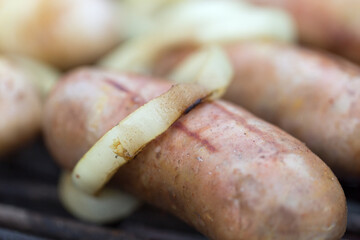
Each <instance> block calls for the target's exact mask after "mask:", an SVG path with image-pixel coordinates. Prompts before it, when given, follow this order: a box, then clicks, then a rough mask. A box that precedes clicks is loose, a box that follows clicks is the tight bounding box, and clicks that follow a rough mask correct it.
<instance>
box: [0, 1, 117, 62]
mask: <svg viewBox="0 0 360 240" xmlns="http://www.w3.org/2000/svg"><path fill="white" fill-rule="evenodd" d="M114 7H115V5H114V2H113V1H108V0H105V1H104V0H52V1H48V0H29V1H25V2H24V1H22V0H11V1H0V52H2V53H16V54H22V55H26V56H30V57H32V58H36V59H39V60H42V61H44V62H47V63H49V64H52V65H54V66H56V67H59V68H62V69H67V68H71V67H74V66H77V65H82V64H86V63H92V62H94V61H95V60H97V59H98V58H99V57H101V56H102V55H103V54H105V53H106V52H107V51H109V50H110V49H111V48H113V47H114V46H116V44H117V43H118V42H119V41H120V39H119V38H120V36H119V34H118V26H117V25H118V23H117V22H118V21H117V19H116V12H115V10H114ZM119 21H120V20H119Z"/></svg>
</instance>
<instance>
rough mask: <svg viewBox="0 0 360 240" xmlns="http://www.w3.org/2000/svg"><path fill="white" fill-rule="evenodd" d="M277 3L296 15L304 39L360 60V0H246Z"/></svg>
mask: <svg viewBox="0 0 360 240" xmlns="http://www.w3.org/2000/svg"><path fill="white" fill-rule="evenodd" d="M247 1H249V2H252V3H257V4H262V5H268V6H278V7H281V8H283V9H285V10H287V11H289V13H290V14H292V16H293V17H294V20H295V22H296V24H297V27H298V30H299V37H300V40H302V42H304V43H306V44H309V45H312V46H316V47H321V48H325V49H328V50H331V51H334V52H336V53H338V54H340V55H343V56H345V57H348V58H349V59H352V60H353V61H356V62H357V63H360V28H359V26H360V15H359V13H358V9H359V8H360V2H359V1H358V0H347V1H339V0H327V1H313V0H301V1H299V0H247Z"/></svg>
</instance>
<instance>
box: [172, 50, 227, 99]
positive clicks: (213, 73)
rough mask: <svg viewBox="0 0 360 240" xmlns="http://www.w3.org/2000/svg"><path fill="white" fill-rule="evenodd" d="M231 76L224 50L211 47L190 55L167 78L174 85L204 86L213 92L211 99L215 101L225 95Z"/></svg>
mask: <svg viewBox="0 0 360 240" xmlns="http://www.w3.org/2000/svg"><path fill="white" fill-rule="evenodd" d="M233 74H234V72H233V68H232V66H231V63H230V60H229V58H228V57H227V55H226V53H225V52H224V50H223V49H222V48H220V47H219V46H216V45H211V46H205V47H203V48H202V49H200V50H198V51H197V52H195V53H193V54H191V55H190V56H189V57H188V58H187V59H186V60H185V61H183V63H181V64H180V65H179V66H177V68H176V69H175V70H173V72H172V73H170V74H169V76H168V77H167V78H168V79H171V80H172V81H174V82H176V83H185V82H193V83H197V84H200V85H203V86H206V87H207V88H208V89H210V90H212V91H214V92H213V94H212V96H211V98H212V99H216V98H220V97H221V96H222V95H223V94H224V93H225V91H226V89H227V87H228V86H229V84H230V82H231V80H232V77H233ZM220 79H221V80H220Z"/></svg>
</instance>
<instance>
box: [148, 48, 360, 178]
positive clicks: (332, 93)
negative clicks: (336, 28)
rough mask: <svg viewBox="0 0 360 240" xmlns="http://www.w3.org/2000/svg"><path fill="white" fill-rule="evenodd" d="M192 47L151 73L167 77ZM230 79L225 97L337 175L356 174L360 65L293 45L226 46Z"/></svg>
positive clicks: (359, 169)
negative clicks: (294, 139)
mask: <svg viewBox="0 0 360 240" xmlns="http://www.w3.org/2000/svg"><path fill="white" fill-rule="evenodd" d="M194 49H196V47H194V46H183V47H181V48H177V49H173V50H169V51H168V52H167V53H166V54H164V55H162V56H160V57H159V59H158V60H157V65H156V69H154V74H155V75H158V76H164V75H167V74H168V73H169V72H171V70H172V69H174V68H175V66H176V65H178V64H180V63H181V62H182V61H183V59H185V58H186V56H188V55H189V54H190V53H191V52H193V51H194ZM226 49H227V52H228V56H229V57H230V59H231V62H232V64H233V67H234V71H235V77H234V79H233V82H232V83H231V85H230V87H229V88H228V92H227V93H226V95H225V99H227V100H230V101H232V102H234V103H237V104H239V105H241V106H243V107H245V108H246V109H248V110H250V111H251V112H253V113H255V114H256V115H257V116H260V117H261V118H264V119H265V120H267V121H270V122H271V123H274V124H275V125H277V126H279V127H281V128H282V129H284V130H286V131H287V132H289V133H291V134H292V135H294V136H295V137H297V138H299V139H300V140H302V141H304V142H305V143H306V144H307V145H308V146H309V148H310V149H311V150H313V151H314V152H315V153H316V154H318V155H319V156H320V157H321V159H323V160H324V161H325V162H326V163H327V164H328V165H329V166H330V167H332V169H333V170H334V171H335V172H336V173H338V174H339V175H341V176H344V175H346V176H351V177H358V176H360V139H359V136H360V132H359V130H358V129H359V127H360V107H359V106H358V104H357V102H359V101H360V69H359V68H358V67H357V66H355V65H353V64H351V63H350V62H348V61H345V60H343V59H340V58H338V57H336V56H333V55H330V54H325V53H319V52H316V51H312V50H307V49H305V48H301V47H296V46H292V45H285V44H278V43H265V42H252V43H238V44H235V45H232V46H227V47H226Z"/></svg>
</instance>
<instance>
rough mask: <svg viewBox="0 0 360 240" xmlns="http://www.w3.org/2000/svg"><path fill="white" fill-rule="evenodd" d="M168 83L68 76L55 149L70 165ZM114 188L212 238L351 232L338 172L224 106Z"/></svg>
mask: <svg viewBox="0 0 360 240" xmlns="http://www.w3.org/2000/svg"><path fill="white" fill-rule="evenodd" d="M170 85H171V84H170V83H169V82H165V81H161V80H156V79H149V78H145V77H141V76H135V75H119V74H116V73H111V72H106V71H101V70H96V69H82V70H77V71H75V72H73V73H71V74H70V75H68V76H67V77H65V79H63V80H62V81H60V82H59V83H58V84H57V86H56V87H55V89H54V90H53V92H52V93H51V96H50V98H49V99H48V101H47V103H46V107H45V114H44V121H43V122H44V132H45V139H46V143H47V145H48V147H49V149H50V151H51V152H52V154H53V156H54V157H55V159H56V160H57V162H58V163H59V164H60V165H61V166H62V167H64V168H67V169H72V168H73V167H74V165H75V164H76V162H77V161H78V159H80V157H81V156H82V155H83V154H84V153H85V152H86V151H87V150H88V149H89V147H90V146H91V145H92V144H94V143H95V141H96V140H97V139H99V137H101V136H102V135H103V134H104V133H105V132H106V131H107V130H109V129H110V128H111V127H113V126H114V125H115V124H117V122H118V121H119V120H121V119H122V118H124V117H125V116H126V115H128V114H129V113H130V112H132V111H134V110H135V109H136V108H138V107H139V106H140V105H142V104H144V103H145V102H147V101H149V100H150V99H152V98H154V97H156V96H158V95H159V94H161V93H163V92H165V91H166V90H168V89H169V88H170ZM113 184H115V185H117V186H119V187H122V188H123V189H125V190H126V191H128V192H130V193H132V194H135V195H136V196H138V197H140V198H142V199H144V200H145V201H147V202H148V203H151V204H153V205H155V206H157V207H160V208H162V209H165V210H167V211H169V212H171V213H173V214H175V215H176V216H178V217H179V218H181V219H183V220H184V221H186V222H187V223H189V224H191V225H192V226H194V227H195V228H196V229H198V230H199V231H200V232H202V233H203V234H205V235H206V236H208V237H209V238H210V239H221V240H230V239H246V240H249V239H277V240H281V239H339V238H340V237H341V236H342V234H343V233H344V230H345V226H346V204H345V197H344V193H343V191H342V189H341V186H340V185H339V183H338V181H337V179H336V177H335V176H334V175H333V173H332V172H331V170H330V169H329V168H328V167H327V166H326V165H325V164H324V163H323V162H322V161H321V160H320V159H319V158H318V157H317V156H316V155H315V154H313V153H312V152H311V151H310V150H309V149H307V148H306V146H305V145H304V144H302V143H301V142H300V141H298V140H296V139H295V138H293V137H291V136H290V135H288V134H286V133H285V132H283V131H282V130H280V129H278V128H276V127H274V126H272V125H270V124H268V123H266V122H264V121H262V120H260V119H258V118H256V117H255V116H253V115H252V114H250V113H248V112H247V111H245V110H243V109H242V108H240V107H238V106H235V105H233V104H231V103H228V102H225V101H221V100H219V101H215V102H212V103H203V104H200V105H199V106H197V107H196V108H194V109H193V110H192V111H190V112H189V113H187V114H186V115H184V116H183V117H181V118H180V119H179V120H178V121H177V122H175V123H174V124H173V125H172V126H171V127H170V128H169V129H168V130H167V131H166V132H165V133H164V134H162V135H161V136H159V137H158V138H156V139H155V140H154V141H152V142H151V143H150V144H149V145H147V146H146V147H145V148H144V150H143V151H142V152H141V153H139V154H138V155H137V157H136V158H135V159H133V160H132V161H130V162H129V163H128V164H126V165H125V166H124V167H122V168H121V169H120V171H119V172H118V173H117V174H116V175H115V179H113Z"/></svg>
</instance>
